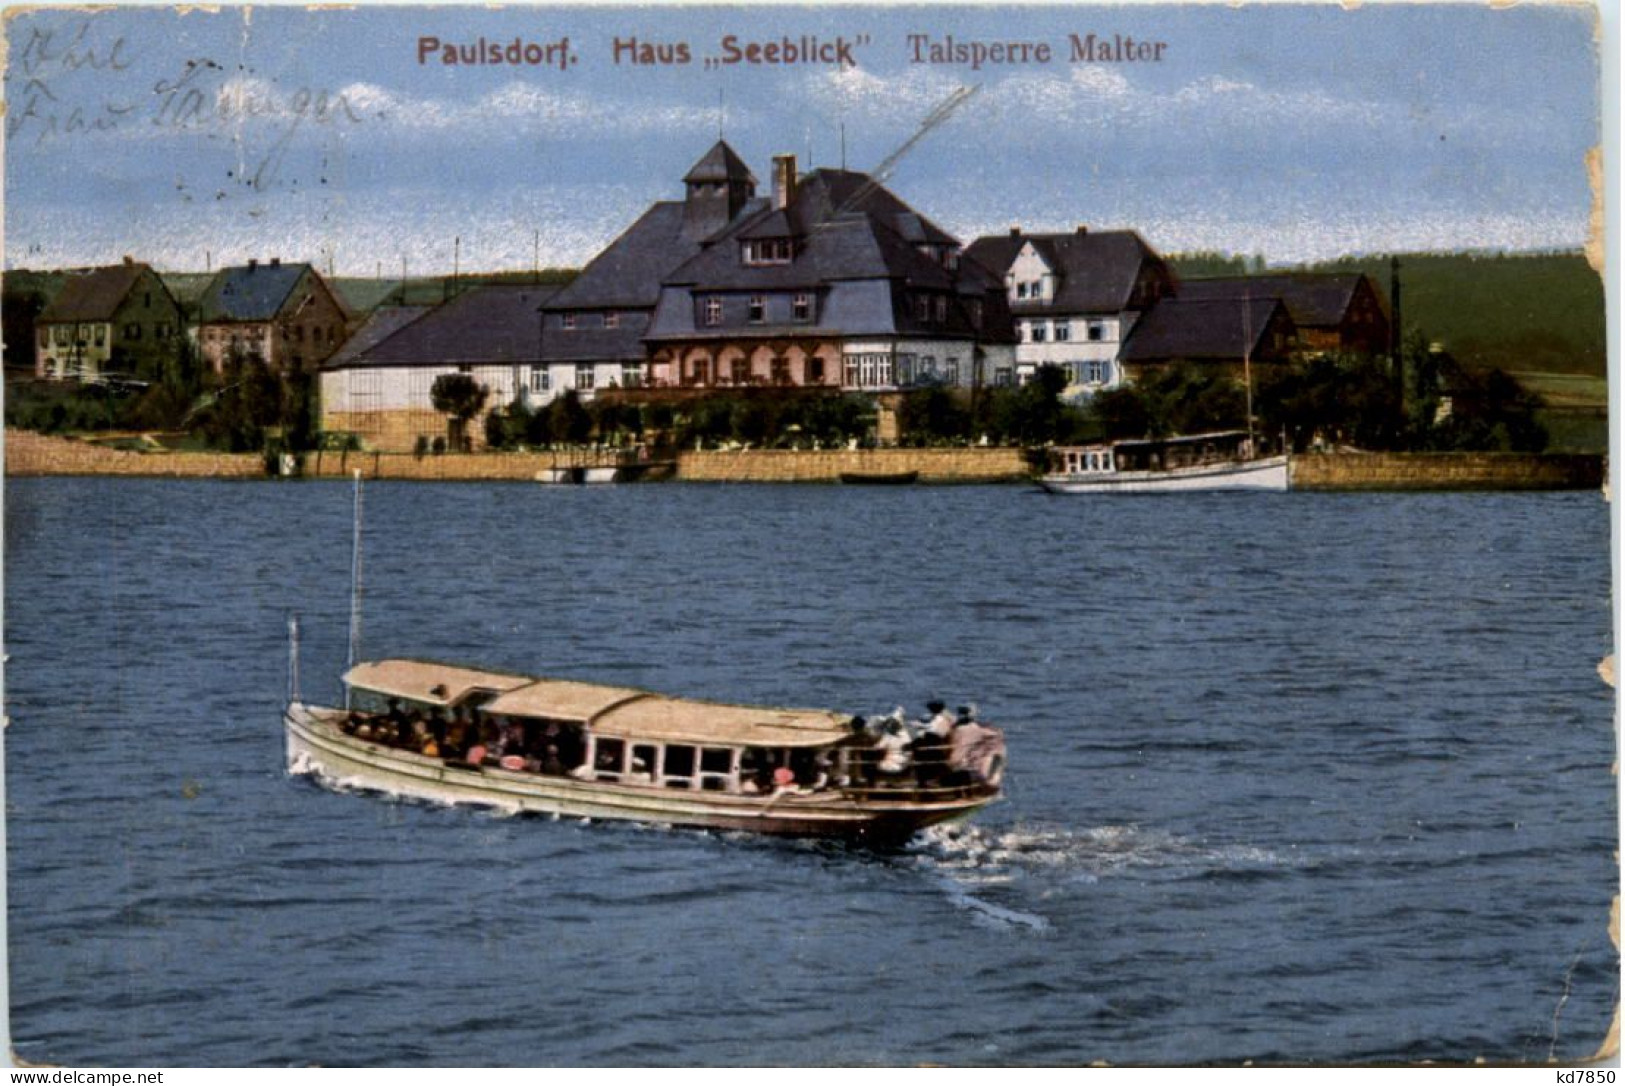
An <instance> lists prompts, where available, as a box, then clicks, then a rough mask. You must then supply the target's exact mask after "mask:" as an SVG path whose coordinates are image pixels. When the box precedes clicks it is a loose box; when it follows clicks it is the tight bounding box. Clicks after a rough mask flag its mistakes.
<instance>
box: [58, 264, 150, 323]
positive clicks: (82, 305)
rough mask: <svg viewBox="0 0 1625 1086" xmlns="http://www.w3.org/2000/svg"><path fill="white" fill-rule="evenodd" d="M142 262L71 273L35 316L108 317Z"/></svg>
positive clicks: (142, 269) (132, 283) (133, 281)
mask: <svg viewBox="0 0 1625 1086" xmlns="http://www.w3.org/2000/svg"><path fill="white" fill-rule="evenodd" d="M148 270H150V269H149V268H148V267H147V265H145V264H114V265H112V266H110V267H105V268H90V269H88V270H86V271H83V272H73V273H70V274H69V275H68V277H67V278H66V279H65V280H64V281H63V283H62V289H61V290H59V291H58V292H57V295H56V297H55V298H52V299H51V301H50V304H48V305H47V306H46V307H45V309H44V310H42V311H41V312H40V315H39V317H38V319H39V320H41V321H105V320H111V319H112V317H113V314H114V313H116V312H117V311H118V307H119V306H121V305H123V304H124V299H125V297H127V296H128V295H129V293H130V291H131V290H132V289H133V288H134V287H135V284H136V280H138V279H140V278H141V273H142V272H145V271H148Z"/></svg>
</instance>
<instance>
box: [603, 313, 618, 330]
mask: <svg viewBox="0 0 1625 1086" xmlns="http://www.w3.org/2000/svg"><path fill="white" fill-rule="evenodd" d="M620 326H621V315H620V314H619V313H616V312H614V311H613V310H612V311H610V312H608V313H605V314H604V327H605V328H606V329H610V330H613V329H616V328H619V327H620Z"/></svg>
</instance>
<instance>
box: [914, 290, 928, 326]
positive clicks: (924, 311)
mask: <svg viewBox="0 0 1625 1086" xmlns="http://www.w3.org/2000/svg"><path fill="white" fill-rule="evenodd" d="M914 315H915V316H916V317H918V318H919V319H920V320H921V321H922V322H924V321H929V320H930V319H931V299H930V297H929V296H927V295H924V294H921V295H919V296H918V297H916V298H915V299H914Z"/></svg>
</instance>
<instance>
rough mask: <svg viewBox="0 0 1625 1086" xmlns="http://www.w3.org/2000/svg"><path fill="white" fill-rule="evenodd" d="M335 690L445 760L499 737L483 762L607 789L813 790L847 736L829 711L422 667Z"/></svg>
mask: <svg viewBox="0 0 1625 1086" xmlns="http://www.w3.org/2000/svg"><path fill="white" fill-rule="evenodd" d="M344 682H345V684H346V685H347V686H348V688H349V691H350V699H349V705H350V708H351V711H352V713H356V714H362V715H364V716H365V715H374V716H383V715H387V714H390V713H395V714H399V715H402V716H405V717H409V718H414V719H417V720H420V721H421V720H425V719H427V720H429V721H431V722H433V723H431V724H430V725H428V726H427V729H426V730H429V731H431V732H434V731H439V732H440V734H438V735H436V736H435V738H436V739H437V740H438V742H437V744H436V750H437V753H440V754H442V755H443V756H452V757H466V756H467V754H468V752H469V751H470V750H473V749H474V748H475V747H481V748H483V747H484V745H485V744H484V742H483V740H482V739H480V737H481V736H487V737H488V736H491V735H493V734H500V735H502V736H504V739H503V741H502V744H501V746H500V747H499V748H497V749H499V750H501V751H503V752H504V753H505V755H506V756H505V757H501V758H500V759H499V758H498V757H497V756H496V752H495V751H494V750H493V751H491V752H490V753H489V756H488V758H487V760H489V761H491V762H492V763H493V764H498V765H501V766H502V767H503V768H510V769H519V768H524V769H532V770H533V771H537V772H552V773H567V774H568V775H569V776H572V777H575V778H577V779H579V780H591V781H598V782H603V783H611V784H631V785H645V786H650V787H658V788H663V789H682V790H693V791H704V792H725V793H746V794H750V793H756V792H759V791H771V790H772V787H773V783H774V782H775V780H776V781H777V782H778V783H780V784H788V783H790V782H794V783H795V784H796V785H797V786H801V787H819V786H822V785H823V784H824V783H825V782H827V780H828V779H829V777H830V775H831V772H832V771H836V770H840V769H844V768H845V766H846V763H847V760H848V751H847V750H846V749H845V747H844V746H841V744H842V741H843V740H847V739H849V738H850V737H851V734H852V733H851V730H850V728H849V726H848V718H847V717H844V716H842V715H840V714H837V713H833V712H830V711H828V710H820V709H775V708H762V707H755V706H744V705H726V704H718V703H713V702H704V701H694V700H688V699H682V698H671V697H665V696H663V695H659V694H652V693H649V692H648V691H644V690H637V689H633V688H630V687H616V686H601V685H598V684H595V683H584V682H574V681H570V680H557V679H533V678H530V677H528V676H521V675H509V674H504V673H501V672H490V671H478V670H474V669H469V668H459V667H452V666H448V665H444V664H434V663H429V662H427V661H417V660H384V661H377V662H373V663H365V664H360V665H358V666H356V667H355V668H352V669H351V670H350V671H349V672H348V673H347V674H346V675H345V676H344ZM465 719H466V720H468V721H470V733H471V736H470V738H467V739H465V740H464V741H462V742H453V743H450V744H448V747H449V748H450V749H447V748H443V747H441V746H440V744H441V743H446V742H447V740H446V735H445V732H446V722H448V721H453V720H458V721H460V720H465ZM838 747H839V749H833V748H838ZM459 748H460V749H459ZM854 753H855V752H854ZM515 759H517V761H514V760H515Z"/></svg>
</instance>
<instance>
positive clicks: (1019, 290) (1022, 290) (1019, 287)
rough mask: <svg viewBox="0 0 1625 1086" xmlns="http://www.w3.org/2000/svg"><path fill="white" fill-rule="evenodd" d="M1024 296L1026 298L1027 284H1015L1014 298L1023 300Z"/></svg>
mask: <svg viewBox="0 0 1625 1086" xmlns="http://www.w3.org/2000/svg"><path fill="white" fill-rule="evenodd" d="M1026 296H1027V284H1026V283H1017V284H1016V297H1017V298H1025V297H1026Z"/></svg>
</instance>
